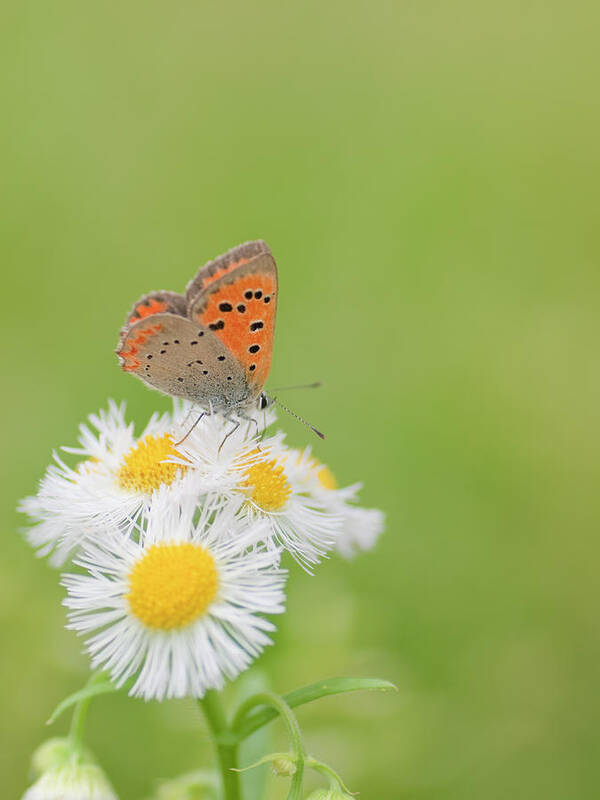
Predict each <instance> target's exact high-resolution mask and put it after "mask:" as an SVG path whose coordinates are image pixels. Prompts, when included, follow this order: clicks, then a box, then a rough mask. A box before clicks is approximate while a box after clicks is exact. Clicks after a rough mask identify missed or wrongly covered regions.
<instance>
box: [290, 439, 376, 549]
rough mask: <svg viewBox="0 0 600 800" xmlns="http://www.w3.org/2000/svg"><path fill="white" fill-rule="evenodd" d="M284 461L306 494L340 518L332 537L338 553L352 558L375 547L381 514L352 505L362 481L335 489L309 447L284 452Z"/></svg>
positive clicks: (356, 498) (334, 484)
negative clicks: (285, 458) (337, 531)
mask: <svg viewBox="0 0 600 800" xmlns="http://www.w3.org/2000/svg"><path fill="white" fill-rule="evenodd" d="M286 461H287V469H288V471H289V473H290V475H291V476H292V478H293V480H295V481H297V482H298V483H299V484H301V485H302V486H303V488H304V491H305V492H306V494H307V495H308V496H309V497H311V498H313V500H314V501H316V502H319V503H320V504H321V507H322V508H324V509H326V510H327V511H328V512H329V513H330V514H332V515H334V516H336V517H338V518H339V519H340V520H341V524H340V531H339V533H338V535H337V536H336V539H335V549H336V550H337V552H338V553H340V555H342V556H344V557H345V558H352V557H353V556H354V555H356V554H357V552H359V551H364V550H370V549H371V548H372V547H374V546H375V544H376V542H377V539H378V538H379V535H380V534H381V533H382V531H383V527H384V523H385V515H384V514H383V512H382V511H379V510H378V509H374V508H361V507H359V506H357V505H356V501H357V500H358V492H359V490H360V489H361V486H362V484H360V483H355V484H352V485H351V486H346V487H344V488H339V486H338V482H337V480H336V478H335V476H334V474H333V472H332V471H331V470H330V469H329V467H328V466H326V465H325V464H322V463H321V462H320V461H318V460H317V459H316V458H315V457H314V456H313V454H312V452H311V449H310V447H307V448H306V449H305V450H304V451H301V452H300V451H298V450H290V451H288V453H287V460H286Z"/></svg>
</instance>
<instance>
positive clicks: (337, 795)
mask: <svg viewBox="0 0 600 800" xmlns="http://www.w3.org/2000/svg"><path fill="white" fill-rule="evenodd" d="M306 800H355V798H353V797H352V795H350V794H346V792H342V791H341V790H340V789H331V788H329V789H323V788H322V787H321V788H320V789H315V790H314V792H311V793H310V794H309V795H308V797H307V798H306Z"/></svg>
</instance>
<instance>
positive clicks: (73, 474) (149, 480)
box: [19, 401, 203, 566]
mask: <svg viewBox="0 0 600 800" xmlns="http://www.w3.org/2000/svg"><path fill="white" fill-rule="evenodd" d="M89 420H90V423H91V427H88V426H87V425H82V426H81V427H80V436H79V442H80V447H78V448H68V447H65V448H63V450H65V451H66V452H68V453H71V454H74V455H76V456H78V457H79V458H80V459H81V461H80V462H79V464H77V466H75V467H74V468H71V467H69V466H68V465H67V464H66V463H65V462H64V461H63V459H62V458H60V457H59V456H58V454H56V453H55V454H54V460H55V463H54V464H52V465H50V466H49V467H48V469H47V471H46V475H45V476H44V478H43V479H42V481H41V484H40V489H39V491H38V493H37V495H35V496H33V497H27V498H25V499H24V500H23V501H22V502H21V504H20V506H19V510H20V511H23V512H24V513H26V514H28V515H29V516H30V517H31V518H32V519H33V520H34V522H35V523H36V524H35V525H34V526H33V527H32V528H30V529H29V530H28V531H27V532H26V535H27V538H28V540H29V542H30V544H32V545H33V547H35V548H36V550H37V551H38V555H40V556H45V555H50V561H51V563H52V564H54V565H55V566H60V565H62V564H64V562H65V561H66V560H67V558H68V557H69V556H70V555H71V554H72V553H73V552H74V551H76V550H77V549H78V547H79V546H80V545H81V543H82V542H83V541H84V540H85V539H86V538H87V537H90V536H94V535H102V532H103V530H104V529H105V528H107V527H110V528H117V529H119V528H123V527H124V528H128V527H130V525H131V522H132V521H135V519H136V518H137V516H138V515H139V514H140V513H141V512H142V511H143V510H145V509H147V508H148V507H149V505H150V501H151V498H152V495H153V493H154V492H155V491H156V490H157V489H159V488H160V487H163V486H169V487H170V488H171V491H172V492H173V501H174V502H176V501H177V500H178V498H179V497H180V496H183V495H186V494H189V493H196V494H197V493H199V492H200V491H201V490H202V489H203V487H202V486H201V485H199V484H198V477H199V476H198V475H197V474H195V473H194V472H193V471H192V470H190V469H189V468H188V467H186V466H185V464H183V463H180V464H173V463H170V461H169V460H170V459H171V458H172V457H173V456H177V455H178V453H177V450H176V449H175V447H174V441H175V440H176V439H177V438H179V432H180V429H181V423H182V419H181V418H179V417H178V416H177V414H173V415H171V414H163V415H162V416H159V415H157V414H154V415H153V416H152V418H151V419H150V421H149V423H148V425H147V426H146V428H145V430H144V432H143V433H142V435H141V436H140V437H137V438H136V437H135V436H134V432H133V423H127V422H126V421H125V406H124V404H121V405H120V406H117V405H116V404H115V403H114V402H112V401H110V402H109V406H108V410H106V411H104V410H102V411H100V412H99V414H92V415H90V417H89Z"/></svg>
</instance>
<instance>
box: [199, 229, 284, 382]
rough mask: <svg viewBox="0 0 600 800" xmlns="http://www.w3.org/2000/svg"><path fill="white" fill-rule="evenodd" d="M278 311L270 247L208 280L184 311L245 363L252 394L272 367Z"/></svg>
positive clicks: (273, 263)
mask: <svg viewBox="0 0 600 800" xmlns="http://www.w3.org/2000/svg"><path fill="white" fill-rule="evenodd" d="M261 244H262V245H263V248H266V245H264V243H261ZM276 310H277V267H276V265H275V261H274V259H273V256H272V255H271V253H270V251H269V250H268V248H267V249H266V250H265V249H262V251H261V252H260V253H259V254H258V255H256V256H254V257H253V258H251V259H250V260H249V261H247V262H246V263H244V264H237V265H236V266H235V267H234V268H233V269H231V270H229V271H228V272H227V273H225V274H224V275H221V276H220V277H218V278H215V279H214V280H211V281H210V282H209V283H208V285H207V287H206V289H205V290H204V291H203V292H201V293H200V294H199V295H197V296H196V297H195V298H194V300H193V301H192V303H191V305H190V308H189V310H188V316H189V318H190V319H191V320H193V321H194V322H196V323H198V324H200V325H203V326H204V327H206V328H208V329H209V330H211V331H214V332H215V334H216V335H217V336H218V337H219V339H220V340H221V341H222V342H223V344H224V345H225V346H226V347H227V349H228V350H229V352H230V353H231V354H232V355H233V356H234V358H235V359H236V360H237V361H238V363H239V364H240V366H242V367H243V369H244V371H245V374H246V380H247V382H248V386H249V387H250V390H251V395H253V396H254V397H257V396H258V395H259V394H260V392H261V391H262V388H263V386H264V384H265V381H266V380H267V376H268V374H269V370H270V367H271V359H272V355H273V335H274V332H275V315H276Z"/></svg>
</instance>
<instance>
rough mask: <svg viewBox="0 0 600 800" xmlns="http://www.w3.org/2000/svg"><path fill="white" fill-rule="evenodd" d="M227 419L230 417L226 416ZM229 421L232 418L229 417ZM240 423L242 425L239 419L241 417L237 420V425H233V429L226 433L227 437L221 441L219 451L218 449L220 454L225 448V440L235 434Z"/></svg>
mask: <svg viewBox="0 0 600 800" xmlns="http://www.w3.org/2000/svg"><path fill="white" fill-rule="evenodd" d="M226 419H228V417H226ZM229 422H232V420H231V419H229ZM240 425H241V422H240V421H239V419H238V420H237V421H236V423H235V425H234V426H233V428H232V429H231V430H230V431H229V432H228V433H226V434H225V438H224V439H223V441H222V442H221V444H220V445H219V449H218V451H217V454H218V455H221V450H222V449H223V445H224V444H225V442H226V441H227V439H229V437H230V436H233V434H234V433H235V432H236V431H237V429H238V428H239V427H240Z"/></svg>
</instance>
